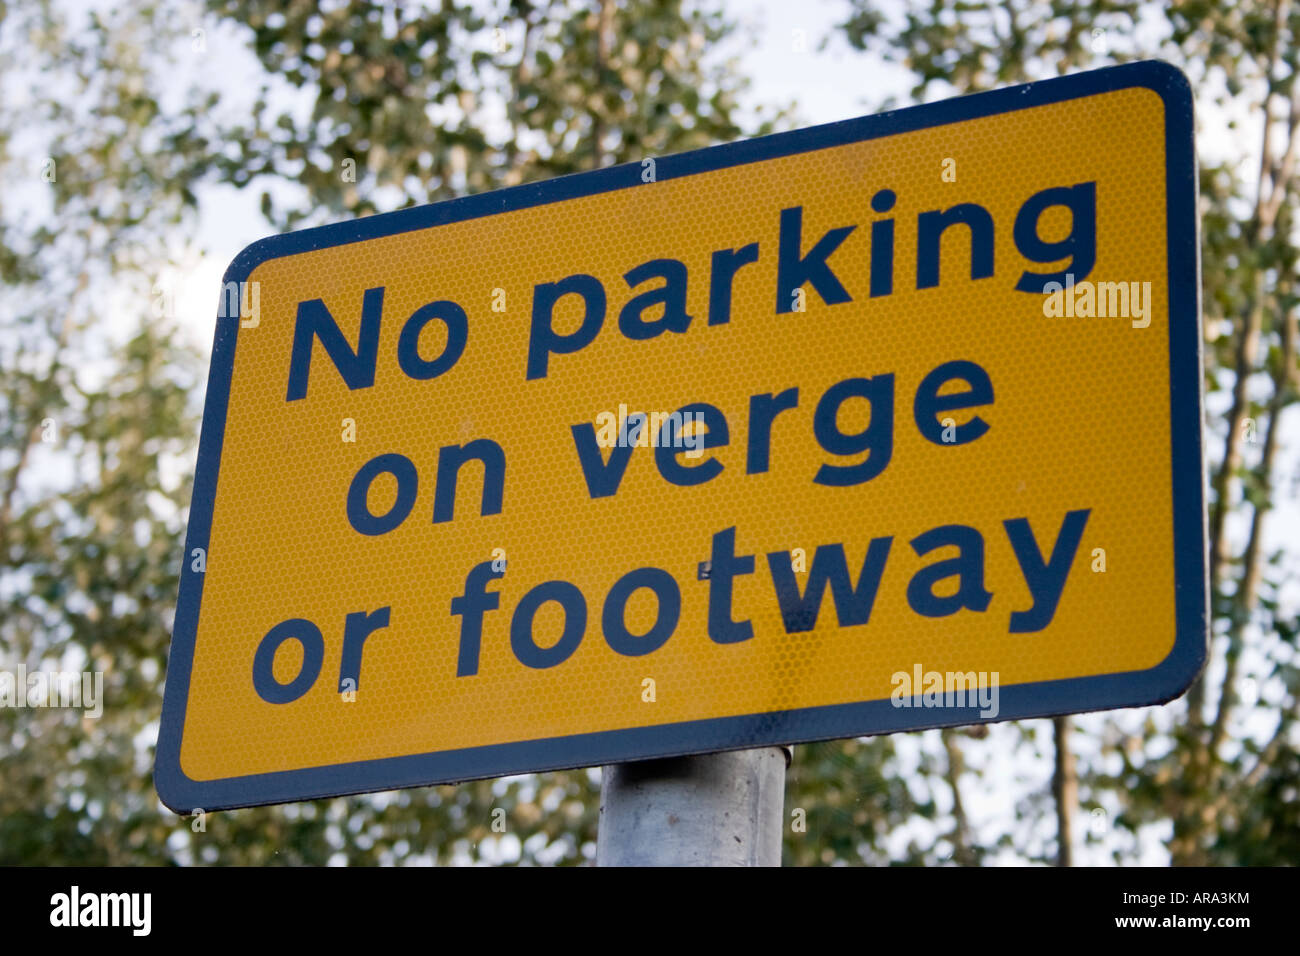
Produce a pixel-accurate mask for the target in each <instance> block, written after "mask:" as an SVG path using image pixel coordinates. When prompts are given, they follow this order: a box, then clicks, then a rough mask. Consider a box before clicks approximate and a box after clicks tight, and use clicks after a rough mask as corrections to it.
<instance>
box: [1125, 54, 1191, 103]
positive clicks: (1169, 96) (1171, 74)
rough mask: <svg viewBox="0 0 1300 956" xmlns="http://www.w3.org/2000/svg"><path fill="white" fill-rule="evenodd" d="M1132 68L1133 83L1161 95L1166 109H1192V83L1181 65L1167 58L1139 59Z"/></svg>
mask: <svg viewBox="0 0 1300 956" xmlns="http://www.w3.org/2000/svg"><path fill="white" fill-rule="evenodd" d="M1132 68H1133V79H1134V81H1135V82H1134V83H1133V85H1134V86H1139V87H1143V88H1145V89H1148V90H1151V92H1153V93H1155V94H1156V95H1157V96H1159V97H1160V100H1161V102H1162V103H1164V106H1165V109H1166V111H1168V112H1171V113H1173V112H1190V111H1191V108H1192V83H1191V81H1190V80H1189V79H1188V78H1187V74H1186V73H1184V72H1183V71H1182V70H1181V69H1180V68H1179V67H1177V66H1175V65H1174V64H1173V63H1170V62H1168V61H1167V60H1139V61H1138V62H1137V63H1134V64H1133V67H1132Z"/></svg>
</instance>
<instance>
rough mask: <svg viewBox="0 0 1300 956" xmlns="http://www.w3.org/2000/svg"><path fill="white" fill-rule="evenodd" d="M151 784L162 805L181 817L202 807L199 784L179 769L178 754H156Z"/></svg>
mask: <svg viewBox="0 0 1300 956" xmlns="http://www.w3.org/2000/svg"><path fill="white" fill-rule="evenodd" d="M153 786H154V790H155V791H157V793H158V799H159V800H161V801H162V805H163V806H164V807H166V808H167V809H168V810H170V811H171V812H172V813H175V814H177V815H179V816H182V817H187V816H190V815H191V814H193V813H194V812H195V811H198V810H201V809H202V800H201V799H200V794H199V789H200V788H201V784H200V783H199V782H198V781H196V780H192V779H190V777H189V776H187V775H186V773H185V771H184V770H182V769H181V763H180V757H179V755H176V754H173V755H166V756H164V755H163V754H161V753H160V754H159V755H158V759H157V761H156V762H155V764H154V768H153Z"/></svg>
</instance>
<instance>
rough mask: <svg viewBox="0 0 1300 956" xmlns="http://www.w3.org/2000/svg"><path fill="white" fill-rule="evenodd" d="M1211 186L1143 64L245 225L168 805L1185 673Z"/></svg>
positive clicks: (1196, 647)
mask: <svg viewBox="0 0 1300 956" xmlns="http://www.w3.org/2000/svg"><path fill="white" fill-rule="evenodd" d="M1195 195H1196V187H1195V163H1194V158H1193V151H1192V107H1191V97H1190V93H1189V89H1188V86H1187V83H1186V81H1185V79H1184V77H1183V76H1182V75H1181V74H1180V73H1178V72H1177V71H1176V70H1174V69H1173V68H1171V67H1169V66H1166V65H1163V64H1160V63H1139V64H1134V65H1129V66H1121V67H1116V68H1113V69H1106V70H1100V71H1097V72H1092V73H1084V74H1080V75H1077V76H1072V77H1066V78H1062V79H1055V80H1048V81H1046V82H1042V83H1036V84H1031V85H1028V86H1021V87H1016V88H1013V89H1007V90H1002V91H998V92H992V93H985V94H980V95H976V96H969V97H963V98H960V99H954V100H949V101H946V102H942V103H936V104H933V105H930V106H922V107H917V108H915V109H907V110H901V111H897V112H892V113H886V114H882V115H879V116H870V117H866V118H863V119H857V120H850V121H847V122H843V123H836V124H832V125H829V126H821V127H816V128H812V129H805V130H800V131H797V132H793V133H786V134H780V135H775V136H768V137H764V138H761V139H756V140H751V141H747V142H741V143H735V144H731V145H727V146H720V147H716V148H712V149H706V150H700V151H697V152H692V153H686V154H682V155H677V156H667V157H647V158H645V159H644V160H643V161H641V162H638V163H631V164H628V165H623V166H618V167H614V168H609V169H603V170H599V171H595V172H590V173H584V174H580V175H576V176H568V177H564V178H560V179H555V180H551V181H548V182H543V183H537V184H533V185H527V186H521V187H517V188H513V189H507V190H503V191H500V192H495V193H489V194H486V195H480V196H472V197H469V198H465V199H459V200H455V201H452V202H446V203H440V204H437V205H432V206H426V207H423V208H418V209H410V210H404V211H401V212H396V213H391V214H388V215H381V216H374V217H371V218H367V219H361V220H358V221H355V222H349V223H345V224H341V225H336V226H327V227H325V228H321V229H311V230H307V231H303V232H298V233H292V234H288V235H283V236H276V237H273V238H270V239H266V240H264V241H262V242H258V243H256V244H254V245H252V246H250V247H249V248H248V249H246V250H245V251H244V252H243V253H241V254H240V255H239V256H238V257H237V258H236V259H235V261H234V263H233V264H232V265H231V267H230V270H229V272H228V273H227V280H226V281H227V285H226V287H225V289H224V290H223V294H224V295H225V301H224V303H223V310H222V312H223V314H222V316H221V317H219V318H218V320H217V330H216V338H215V344H214V347H213V357H212V371H211V376H210V380H209V385H208V393H207V403H206V407H205V411H204V421H203V432H202V438H201V443H200V448H199V460H198V472H197V478H196V484H195V490H194V500H193V508H192V512H191V516H190V525H189V531H188V538H187V540H186V554H185V563H184V570H183V574H182V580H181V588H180V599H179V606H178V609H177V617H176V627H175V636H174V639H173V644H172V656H171V661H170V664H169V667H168V674H167V690H166V699H165V702H164V707H163V721H162V729H161V733H160V737H159V747H158V763H157V785H158V790H159V793H160V794H161V796H162V798H163V800H164V802H166V803H167V804H168V805H169V806H171V807H173V808H174V809H178V810H182V811H186V810H191V809H194V808H196V807H202V808H205V809H217V808H222V807H233V806H243V805H250V804H259V803H271V802H278V801H287V800H296V799H306V798H311V797H320V796H327V795H336V794H344V793H354V792H362V791H368V790H377V789H387V788H394V787H403V786H415V785H423V784H430V783H437V782H447V781H457V780H464V779H471V778H477V777H487V776H497V775H502V774H507V773H515V772H521V771H530V770H541V769H548V768H561V767H574V766H589V765H596V764H605V763H611V762H620V761H627V760H635V759H641V758H649V757H655V756H664V755H670V754H681V753H690V752H707V751H713V750H725V749H730V748H741V747H752V746H759V745H764V744H772V743H789V742H798V741H808V740H817V739H828V738H836V737H847V736H855V735H861V734H875V733H884V732H890V731H899V730H908V729H916V728H923V727H935V726H944V725H954V724H963V723H971V722H976V721H981V720H1005V719H1008V718H1022V717H1035V716H1045V715H1051V714H1061V713H1069V712H1078V711H1087V710H1097V709H1103V708H1112V707H1125V706H1135V705H1142V704H1152V703H1157V702H1161V701H1165V700H1168V699H1170V698H1172V697H1174V696H1176V695H1178V694H1180V693H1181V692H1182V691H1184V690H1185V689H1186V688H1187V686H1188V685H1189V684H1190V682H1191V681H1192V679H1193V678H1194V676H1195V675H1196V674H1197V673H1198V671H1199V670H1200V667H1201V665H1202V662H1203V660H1204V656H1205V647H1206V621H1207V609H1206V588H1205V530H1204V503H1203V490H1202V489H1203V479H1202V476H1203V467H1202V457H1201V439H1200V434H1201V414H1202V412H1201V385H1200V374H1201V371H1200V370H1201V363H1200V330H1199V311H1198V299H1197V292H1198V289H1197V286H1198V274H1197V246H1196V231H1197V221H1196V211H1195Z"/></svg>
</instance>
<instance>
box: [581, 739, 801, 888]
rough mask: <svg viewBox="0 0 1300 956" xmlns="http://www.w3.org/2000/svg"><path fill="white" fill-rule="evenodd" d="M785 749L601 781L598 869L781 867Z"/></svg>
mask: <svg viewBox="0 0 1300 956" xmlns="http://www.w3.org/2000/svg"><path fill="white" fill-rule="evenodd" d="M789 757H790V751H789V749H788V748H785V747H765V748H763V749H761V750H736V751H731V752H728V753H717V754H699V755H696V756H691V757H670V758H667V759H663V760H643V761H638V762H636V763H624V764H614V765H611V766H607V767H605V768H604V769H603V771H602V773H601V783H600V825H599V829H598V832H597V836H596V865H597V866H780V865H781V834H782V829H783V822H784V821H783V817H784V808H785V768H786V765H787V764H788V762H789Z"/></svg>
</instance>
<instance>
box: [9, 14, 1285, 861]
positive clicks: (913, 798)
mask: <svg viewBox="0 0 1300 956" xmlns="http://www.w3.org/2000/svg"><path fill="white" fill-rule="evenodd" d="M826 3H827V4H829V7H830V8H831V9H832V11H833V13H834V16H833V17H832V21H833V22H834V24H835V26H834V27H833V28H832V29H831V30H830V31H829V32H828V33H827V34H826V36H824V37H822V38H821V40H820V42H821V43H822V49H823V50H824V49H825V48H826V47H827V45H830V44H839V45H840V46H843V47H846V48H850V49H852V50H855V51H858V52H859V53H860V57H859V58H858V59H857V60H856V61H855V60H850V61H848V64H847V66H846V75H845V82H846V83H853V84H855V85H857V86H860V87H861V88H862V89H863V90H864V95H866V96H868V97H869V96H870V95H871V94H870V90H871V88H872V84H871V83H870V81H869V80H870V75H869V71H870V69H871V67H870V63H871V62H872V58H873V57H874V58H876V60H877V61H879V60H881V59H883V60H885V61H889V62H891V63H893V64H895V65H897V66H898V67H899V68H900V69H903V70H906V71H907V73H908V75H910V76H911V77H913V79H914V87H913V89H912V91H911V95H910V98H909V101H910V102H922V101H927V100H932V99H936V98H942V97H944V96H950V95H957V94H961V93H967V92H972V91H976V90H981V89H987V88H991V87H996V86H1001V85H1006V84H1011V83H1017V82H1023V81H1028V80H1033V79H1040V78H1044V77H1047V76H1051V75H1056V74H1059V73H1065V72H1070V71H1074V70H1078V69H1086V68H1092V67H1097V66H1103V65H1107V64H1111V63H1116V62H1123V61H1126V60H1132V59H1140V58H1146V57H1152V56H1155V57H1159V58H1162V59H1165V60H1168V61H1170V62H1173V63H1175V64H1177V65H1178V66H1179V67H1181V68H1182V69H1183V70H1184V71H1186V72H1187V74H1188V76H1189V78H1190V79H1191V81H1192V84H1193V87H1194V90H1195V92H1196V96H1197V102H1198V109H1200V110H1201V114H1202V120H1204V117H1205V115H1207V111H1212V112H1213V115H1214V116H1215V117H1216V121H1217V122H1218V125H1217V126H1216V127H1215V128H1214V129H1207V128H1205V126H1204V124H1203V125H1202V128H1201V129H1200V131H1199V137H1200V140H1199V143H1200V152H1201V157H1200V161H1201V168H1200V189H1201V214H1202V257H1203V259H1202V270H1203V284H1204V312H1205V330H1206V339H1205V358H1206V367H1205V376H1206V386H1207V390H1208V400H1209V413H1208V421H1207V429H1208V431H1207V455H1208V458H1209V484H1210V492H1211V496H1210V514H1209V526H1210V533H1211V574H1212V579H1213V591H1214V595H1213V609H1214V638H1213V645H1212V654H1211V664H1210V666H1209V668H1208V669H1207V671H1206V673H1205V675H1204V676H1203V678H1202V679H1201V680H1200V681H1199V682H1198V683H1197V685H1196V686H1195V687H1194V688H1193V690H1192V692H1191V693H1190V694H1188V695H1187V696H1186V697H1185V698H1184V699H1181V700H1179V701H1176V702H1174V703H1172V704H1170V705H1168V706H1166V707H1163V708H1152V709H1147V710H1141V711H1125V712H1113V713H1109V714H1103V715H1089V716H1086V717H1080V718H1061V719H1058V720H1055V721H1025V722H1020V723H1012V724H1004V725H997V726H994V727H991V728H987V727H982V728H971V729H969V730H950V731H943V732H939V731H932V732H927V733H923V734H909V735H897V736H894V737H880V738H873V739H862V740H848V741H839V742H833V743H825V744H818V745H812V746H801V747H797V748H796V750H795V761H794V765H793V766H792V767H791V769H790V772H789V774H788V777H787V780H788V783H787V794H786V812H787V815H790V816H791V817H793V816H794V814H793V811H794V810H796V809H801V810H803V811H804V814H805V816H806V827H802V828H801V827H796V826H793V825H792V826H790V827H789V828H788V832H787V835H786V846H785V861H786V863H787V864H835V863H839V864H861V863H871V864H938V863H957V864H964V865H978V864H982V863H990V862H1000V861H1007V860H1011V861H1022V862H1049V863H1059V864H1069V863H1071V862H1075V861H1076V859H1082V858H1084V851H1086V853H1087V856H1086V859H1088V860H1092V861H1097V860H1099V859H1109V860H1113V861H1116V862H1134V861H1137V860H1151V859H1153V858H1154V859H1155V860H1156V861H1161V860H1168V861H1170V862H1172V863H1174V864H1281V863H1295V862H1297V861H1298V860H1300V801H1297V784H1298V782H1300V753H1298V752H1297V741H1298V737H1300V735H1298V733H1297V729H1296V721H1297V716H1298V715H1297V698H1298V696H1300V686H1298V674H1300V671H1298V669H1297V666H1296V665H1297V658H1296V634H1297V630H1298V629H1300V621H1298V620H1297V618H1296V617H1295V616H1294V613H1293V612H1292V613H1290V614H1288V613H1287V611H1286V607H1287V602H1285V601H1283V600H1281V599H1280V591H1281V590H1282V589H1283V588H1284V587H1285V585H1286V582H1287V581H1288V579H1291V580H1294V578H1295V574H1294V571H1295V569H1296V564H1297V558H1298V557H1300V554H1298V553H1297V548H1300V544H1298V543H1297V541H1296V538H1297V537H1300V536H1297V535H1295V534H1292V533H1288V534H1286V535H1284V536H1282V540H1283V546H1281V547H1277V548H1274V549H1272V550H1270V549H1269V547H1268V543H1267V542H1268V541H1269V540H1275V539H1270V538H1269V537H1268V535H1267V532H1266V528H1267V521H1268V518H1269V516H1270V512H1271V511H1272V510H1273V506H1274V505H1275V503H1276V502H1277V501H1279V499H1280V498H1281V497H1286V498H1288V499H1294V498H1295V497H1296V490H1297V480H1296V479H1297V478H1300V476H1288V475H1286V474H1285V462H1286V450H1287V445H1286V443H1285V441H1284V438H1285V437H1286V435H1287V434H1290V435H1292V436H1294V435H1295V434H1296V429H1297V425H1298V423H1297V420H1296V413H1295V409H1294V406H1295V405H1296V403H1297V398H1298V397H1300V389H1298V387H1297V386H1298V381H1297V379H1298V377H1300V373H1298V371H1297V368H1298V367H1297V359H1296V325H1297V314H1298V312H1300V305H1298V302H1297V289H1296V277H1297V276H1296V271H1297V249H1298V242H1297V229H1296V213H1297V197H1298V194H1300V178H1298V176H1297V164H1298V163H1300V86H1298V85H1297V83H1296V71H1297V66H1298V62H1297V49H1298V48H1300V44H1298V43H1297V40H1298V39H1300V9H1298V8H1297V6H1296V5H1295V4H1292V3H1290V2H1287V0H1241V2H1237V3H1234V4H1231V5H1228V4H1221V3H1217V2H1213V0H1204V2H1171V3H1162V4H1153V3H1142V2H1128V0H1092V2H1074V0H1051V2H1034V0H1009V2H990V3H983V2H977V0H931V2H929V3H928V4H926V5H924V6H922V5H919V4H918V5H913V6H902V7H901V10H900V8H899V5H885V4H880V5H877V4H875V3H871V2H869V0H826ZM737 6H743V4H740V5H737V4H724V3H722V2H721V0H696V2H688V0H619V2H615V0H536V2H533V0H481V2H466V0H441V2H437V3H423V4H419V3H410V4H402V3H396V2H393V3H372V2H363V0H335V2H332V3H326V4H317V3H315V2H303V0H280V2H260V0H209V2H208V3H207V6H206V9H204V8H203V7H202V5H199V6H198V7H196V6H195V4H194V3H186V2H181V0H176V2H167V0H119V2H117V3H115V4H112V5H92V7H91V8H90V9H89V10H88V9H87V8H85V7H82V6H79V5H72V4H68V3H58V2H52V0H28V2H25V3H23V4H21V5H19V6H13V5H10V4H8V3H5V2H4V0H0V667H3V668H13V667H15V666H17V665H18V664H20V663H21V664H25V665H26V666H27V667H28V668H29V669H33V670H34V669H37V668H41V667H44V668H47V669H70V670H80V669H88V670H102V671H104V673H105V696H106V698H107V701H108V704H107V706H106V707H105V710H104V715H103V717H102V718H100V719H98V720H92V719H87V718H83V717H82V715H81V714H80V712H77V711H68V710H57V709H48V710H37V709H23V710H15V709H0V864H15V863H19V864H21V863H66V864H85V865H98V864H172V863H240V864H249V863H253V864H256V863H327V862H328V863H349V864H373V863H385V864H387V863H421V862H437V863H448V862H460V863H464V862H520V863H525V864H532V863H546V864H577V863H583V862H586V861H588V860H590V859H591V858H592V856H593V855H594V846H595V827H596V815H597V803H598V793H599V771H597V770H590V771H575V772H569V773H551V774H540V775H529V776H525V777H518V778H509V779H504V780H497V781H482V782H478V783H471V784H466V785H463V786H458V787H430V788H424V789H413V790H405V791H398V792H394V793H387V794H378V795H372V796H367V797H357V798H348V799H337V800H328V801H318V802H314V803H302V804H294V805H289V806H283V807H272V808H261V809H255V810H243V811H234V812H225V813H218V814H209V815H207V817H206V818H205V820H204V821H203V822H202V829H199V828H198V826H199V825H198V824H197V823H196V822H194V821H191V820H187V819H181V818H178V817H176V816H174V815H172V814H171V813H170V812H168V811H167V810H165V809H164V808H163V807H162V806H161V804H160V803H159V802H158V800H157V797H156V795H155V793H154V790H153V782H152V777H151V771H152V763H153V742H154V739H155V738H156V735H157V725H158V717H159V713H160V709H161V699H162V694H161V691H162V678H163V674H164V673H165V668H166V659H167V649H168V643H169V628H170V624H171V619H172V612H173V607H174V602H175V595H176V587H177V574H178V572H179V569H180V562H181V557H182V554H181V549H182V536H183V530H184V522H185V512H186V509H187V507H188V503H189V495H190V486H191V471H192V468H193V461H194V454H195V443H196V442H195V440H196V437H197V415H198V412H199V411H200V408H201V394H200V391H199V390H200V387H201V383H202V381H203V376H204V372H205V370H204V367H203V361H202V357H201V356H199V355H197V354H195V353H194V352H193V351H192V350H189V349H187V348H185V347H183V346H182V345H180V344H178V343H180V342H182V341H184V337H183V336H180V335H178V334H177V327H176V325H175V321H176V320H175V316H174V314H173V310H172V309H171V308H170V307H169V303H168V301H167V294H166V289H165V288H163V287H161V286H160V284H159V278H158V277H159V276H160V275H161V274H162V273H163V271H164V270H165V269H166V268H167V267H168V266H169V265H170V264H174V263H176V262H178V261H179V259H180V257H181V256H182V255H183V252H184V250H185V248H186V244H187V239H186V236H187V235H188V234H190V233H192V232H193V228H194V224H195V221H196V217H197V213H198V206H199V196H200V194H201V193H202V190H203V189H204V188H205V186H210V185H211V184H225V185H227V186H233V187H238V188H240V189H245V190H256V191H258V193H259V194H260V196H261V209H262V212H263V214H264V215H265V216H266V218H267V219H268V221H269V222H270V223H271V225H272V226H273V227H274V228H277V229H288V228H293V227H299V226H303V225H312V224H317V223H321V222H327V221H336V220H339V219H344V218H347V217H351V216H360V215H367V214H371V213H375V212H381V211H388V210H390V209H395V208H399V207H401V206H404V205H409V204H413V203H425V202H431V201H436V200H441V199H446V198H450V197H453V196H458V195H463V194H466V193H475V192H481V191H484V190H489V189H495V188H498V187H501V186H507V185H513V184H517V183H523V182H528V181H532V180H537V179H542V178H546V177H550V176H554V175H558V174H562V173H568V172H573V171H577V170H583V169H591V168H594V167H598V166H604V165H608V164H612V163H620V162H629V161H636V162H639V161H640V160H641V159H642V158H644V157H645V156H653V155H662V154H664V153H671V152H677V151H681V150H685V149H692V148H695V147H700V146H706V145H710V144H713V143H718V142H726V141H729V140H734V139H737V138H741V137H746V136H752V135H759V134H762V133H765V132H769V131H772V130H777V129H786V128H791V127H793V126H795V125H798V107H797V104H771V105H770V106H769V107H764V108H762V109H758V110H753V109H749V110H747V109H745V108H744V107H743V106H742V105H741V104H742V101H743V99H744V93H745V91H746V89H747V84H748V82H749V78H748V77H746V76H745V75H744V73H743V72H742V70H741V67H740V64H739V62H738V60H737V59H736V58H735V57H734V56H733V57H722V56H719V55H718V53H717V51H718V50H719V49H720V48H721V47H722V46H724V45H725V41H729V40H734V39H736V38H737V32H736V31H737V30H739V29H740V28H739V27H738V25H737V23H736V22H735V20H734V14H735V10H736V7H737ZM886 11H887V12H886ZM216 30H229V31H232V32H233V34H234V35H236V36H238V38H239V42H240V43H241V44H244V45H245V46H246V49H247V51H248V52H249V54H250V56H251V57H252V58H253V59H254V61H255V62H256V63H257V64H258V66H259V68H260V70H261V71H262V73H263V82H262V83H261V85H260V87H259V89H257V90H255V91H253V96H254V98H255V105H254V108H253V110H252V111H251V112H249V111H243V112H241V113H239V114H238V117H237V119H235V120H232V119H231V118H230V115H231V114H230V113H229V111H223V109H222V96H223V90H222V89H221V83H222V81H223V77H222V76H221V72H220V70H219V69H216V70H213V69H210V68H209V69H206V70H205V71H204V76H203V77H202V78H201V79H200V80H198V81H194V82H189V81H187V82H184V83H181V82H179V81H178V80H177V79H176V78H177V76H179V75H184V71H179V70H177V69H176V67H177V64H178V63H179V62H181V61H182V60H186V59H188V58H192V57H195V56H202V55H203V54H204V50H205V38H206V37H207V36H208V34H209V33H210V32H211V31H216ZM741 39H742V41H743V39H744V38H743V37H741ZM813 52H814V55H815V54H816V51H815V50H814V51H813ZM766 68H767V69H770V70H772V71H781V70H788V69H790V68H791V65H790V64H789V63H783V62H772V63H770V64H768V65H767V66H766ZM859 68H860V71H861V72H860V73H855V72H854V71H855V70H857V69H859ZM900 105H906V103H905V102H903V101H901V100H900V101H885V100H881V101H880V102H872V103H870V104H869V106H870V108H873V109H883V108H888V107H894V106H900ZM1206 147H1210V148H1206ZM344 170H350V171H351V173H352V174H351V175H344V172H343V171H344ZM124 304H125V305H124ZM110 309H115V310H116V312H117V313H122V312H125V313H126V314H129V315H131V316H133V319H132V323H131V326H130V328H129V329H128V330H127V331H126V332H125V333H122V334H110V333H109V332H108V331H107V330H106V327H105V323H104V316H105V315H106V314H107V313H108V312H109V311H110ZM51 420H52V421H53V422H54V431H55V440H53V441H50V440H49V439H48V438H47V437H46V436H47V435H48V434H49V432H50V428H49V422H50V421H51ZM1293 530H1294V529H1293ZM1291 606H1292V607H1294V601H1292V602H1291ZM981 807H983V808H985V809H984V810H980V809H979V808H981ZM990 807H991V808H993V811H994V812H991V813H990V812H988V808H990ZM496 808H501V809H504V810H505V811H506V819H507V822H508V830H507V833H506V834H504V835H503V834H498V833H494V832H493V831H492V827H491V824H492V811H493V810H494V809H496ZM1153 852H1154V853H1155V854H1156V855H1155V856H1154V857H1153V856H1152V853H1153Z"/></svg>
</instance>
